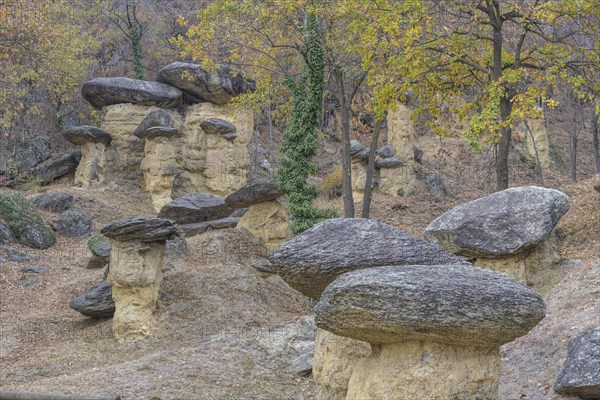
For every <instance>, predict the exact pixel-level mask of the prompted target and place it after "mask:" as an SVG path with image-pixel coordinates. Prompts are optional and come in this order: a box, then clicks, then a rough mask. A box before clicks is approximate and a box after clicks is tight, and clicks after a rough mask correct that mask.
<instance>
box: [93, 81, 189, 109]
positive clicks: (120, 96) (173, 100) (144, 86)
mask: <svg viewBox="0 0 600 400" xmlns="http://www.w3.org/2000/svg"><path fill="white" fill-rule="evenodd" d="M81 94H82V95H83V98H84V99H85V100H86V101H87V102H88V103H90V104H91V105H92V106H94V107H95V108H102V107H105V106H109V105H113V104H121V103H133V104H138V105H145V106H158V107H164V108H172V107H177V106H178V105H180V104H181V101H182V95H183V94H182V93H181V91H180V90H179V89H177V88H174V87H172V86H169V85H165V84H163V83H159V82H151V81H143V80H139V79H132V78H123V77H116V78H96V79H92V80H91V81H88V82H86V83H84V84H83V87H82V88H81Z"/></svg>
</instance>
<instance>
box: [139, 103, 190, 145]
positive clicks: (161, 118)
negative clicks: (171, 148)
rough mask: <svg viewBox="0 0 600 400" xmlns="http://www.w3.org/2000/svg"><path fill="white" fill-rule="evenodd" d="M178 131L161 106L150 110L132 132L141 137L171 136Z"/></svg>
mask: <svg viewBox="0 0 600 400" xmlns="http://www.w3.org/2000/svg"><path fill="white" fill-rule="evenodd" d="M178 133H179V130H178V129H177V128H176V127H175V122H174V121H173V118H171V115H170V114H169V113H168V112H167V111H166V110H163V109H162V108H159V109H156V110H153V111H150V112H149V113H148V115H146V118H144V120H143V121H142V122H141V123H140V125H139V126H138V127H137V128H136V129H135V131H134V132H133V134H134V135H135V136H137V137H139V138H141V139H153V138H157V137H167V138H168V137H172V136H175V135H177V134H178Z"/></svg>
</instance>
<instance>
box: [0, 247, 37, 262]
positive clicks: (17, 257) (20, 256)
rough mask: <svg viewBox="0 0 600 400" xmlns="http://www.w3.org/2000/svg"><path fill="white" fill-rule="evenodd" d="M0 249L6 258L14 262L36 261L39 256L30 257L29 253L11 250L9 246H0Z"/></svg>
mask: <svg viewBox="0 0 600 400" xmlns="http://www.w3.org/2000/svg"><path fill="white" fill-rule="evenodd" d="M0 250H1V251H2V252H3V253H4V254H5V255H6V258H7V259H8V261H12V262H16V263H23V262H30V263H37V262H39V261H40V259H39V258H35V257H32V256H30V255H29V254H25V253H22V252H20V251H17V250H13V249H11V248H10V247H1V248H0Z"/></svg>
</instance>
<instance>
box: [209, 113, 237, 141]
mask: <svg viewBox="0 0 600 400" xmlns="http://www.w3.org/2000/svg"><path fill="white" fill-rule="evenodd" d="M200 128H202V130H203V131H204V132H205V133H207V134H209V135H220V136H221V137H222V138H223V139H227V140H230V141H231V140H234V139H235V138H236V137H237V133H236V131H237V128H236V127H235V125H234V124H232V123H231V122H229V121H226V120H224V119H221V118H208V119H206V120H204V121H202V122H201V123H200Z"/></svg>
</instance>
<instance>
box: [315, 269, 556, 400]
mask: <svg viewBox="0 0 600 400" xmlns="http://www.w3.org/2000/svg"><path fill="white" fill-rule="evenodd" d="M315 313H316V314H315V315H316V317H315V321H316V324H317V326H318V327H319V328H321V329H325V330H328V331H330V332H333V333H334V334H336V335H340V336H345V337H350V338H353V339H357V340H362V341H366V342H369V343H371V345H372V347H373V351H372V353H371V355H370V356H369V357H368V358H366V359H363V360H362V361H360V362H359V364H358V365H357V366H355V367H354V370H353V372H352V376H351V378H350V382H349V384H348V394H347V397H346V398H347V399H380V398H397V399H409V398H415V399H416V398H418V399H433V398H435V399H440V400H444V399H448V400H450V399H452V400H463V399H464V400H470V399H476V398H479V399H486V400H492V399H497V396H498V395H497V391H498V378H499V376H500V351H499V347H500V346H501V345H502V344H504V343H507V342H510V341H512V340H514V339H516V338H517V337H520V336H523V335H525V334H527V332H529V331H530V330H531V329H532V328H533V327H534V326H535V325H537V324H538V323H539V322H540V321H541V320H542V319H543V318H544V316H545V305H544V302H543V300H542V299H541V298H540V296H539V295H537V294H536V293H535V292H533V291H532V290H531V289H529V288H527V287H526V286H524V285H523V284H522V283H520V282H518V281H516V280H514V279H512V278H510V277H508V276H506V275H503V274H500V273H497V272H494V271H490V270H485V269H481V268H475V267H472V266H469V265H458V264H453V265H452V264H450V265H403V266H390V267H378V268H370V269H361V270H357V271H352V272H348V273H346V274H344V275H341V276H340V277H338V278H337V279H336V280H335V281H334V282H333V283H332V284H331V285H329V286H328V287H327V289H325V291H324V292H323V295H322V297H321V300H320V301H319V303H318V304H317V306H316V308H315ZM449 371H451V373H448V372H449Z"/></svg>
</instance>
